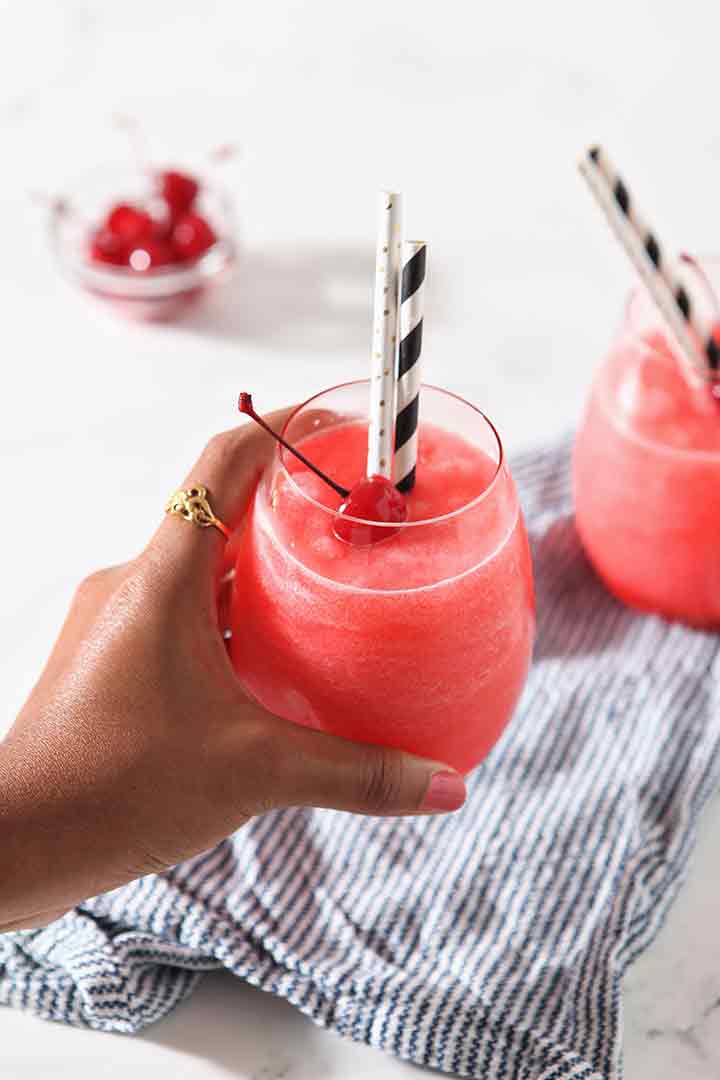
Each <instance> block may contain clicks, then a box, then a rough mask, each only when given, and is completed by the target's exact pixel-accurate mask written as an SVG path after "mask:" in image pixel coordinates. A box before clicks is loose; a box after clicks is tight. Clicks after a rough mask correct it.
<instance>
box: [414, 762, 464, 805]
mask: <svg viewBox="0 0 720 1080" xmlns="http://www.w3.org/2000/svg"><path fill="white" fill-rule="evenodd" d="M466 794H467V792H466V790H465V781H464V780H463V778H462V776H460V774H459V773H456V772H450V771H449V769H444V770H441V771H440V772H436V773H433V775H432V776H431V777H430V783H429V784H428V789H427V791H426V792H425V798H424V799H423V801H422V805H421V806H420V809H421V810H432V811H443V810H459V809H460V807H461V806H462V804H463V803H464V802H465V796H466Z"/></svg>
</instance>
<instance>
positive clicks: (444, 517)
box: [276, 378, 505, 543]
mask: <svg viewBox="0 0 720 1080" xmlns="http://www.w3.org/2000/svg"><path fill="white" fill-rule="evenodd" d="M369 384H370V380H369V379H367V378H366V379H350V380H349V381H348V382H344V383H337V384H336V385H335V386H329V387H327V389H325V390H320V391H318V393H316V394H313V395H312V396H311V397H309V398H307V399H306V400H305V401H303V402H302V403H301V404H300V405H297V406H296V407H295V408H294V409H293V411H292V412H291V413H290V415H289V416H288V418H287V420H286V421H285V423H284V424H283V427H282V432H281V434H282V436H283V438H287V432H288V428H289V426H290V424H291V423H292V421H293V420H294V419H295V418H296V417H297V416H299V415H300V413H301V412H303V411H304V410H305V409H307V408H308V406H310V405H312V404H313V402H316V401H317V400H318V398H322V397H325V396H326V395H327V394H331V393H333V392H334V391H336V390H347V389H348V388H350V387H353V386H369ZM423 390H433V391H435V392H436V393H438V394H442V395H443V396H445V397H448V398H452V399H453V400H454V401H457V402H459V403H460V404H461V405H466V406H467V407H468V408H469V409H472V411H473V412H475V413H477V415H478V417H479V419H480V420H481V421H482V422H483V423H484V424H485V426H486V427H487V428H489V429H490V432H491V434H492V436H493V438H494V440H495V443H496V445H497V450H498V460H497V466H496V469H495V472H494V473H493V476H492V479H491V480H490V482H489V484H488V485H487V487H486V488H484V489H483V491H481V492H480V494H479V495H476V496H475V498H474V499H471V500H470V502H467V503H465V504H464V506H459V507H457V509H455V510H450V511H448V513H446V514H440V515H439V516H437V517H431V518H418V519H417V520H415V521H402V522H395V521H368V520H366V519H365V518H357V517H352V516H351V515H349V514H348V515H344V516H346V517H347V520H348V521H352V522H353V523H355V524H358V525H372V526H373V528H383V529H390V530H392V533H393V534H394V533H397V532H399V531H400V530H402V529H411V528H414V527H416V526H418V525H421V526H429V525H439V524H441V523H443V522H447V521H451V520H452V519H453V518H457V517H460V516H461V515H462V514H464V513H466V511H468V510H472V509H474V508H475V507H476V506H478V505H479V504H480V503H482V502H483V501H484V500H485V499H486V498H487V497H488V496H489V495H490V494H491V493H492V491H493V490H494V488H495V485H496V484H497V481H498V477H499V476H500V473H501V472H502V471H503V466H504V464H505V448H504V446H503V443H502V439H501V438H500V433H499V432H498V430H497V428H496V427H495V425H494V424H493V422H492V420H491V419H490V417H489V416H486V414H485V413H484V412H483V411H482V409H479V408H478V407H477V405H473V403H472V402H471V401H468V400H467V399H466V398H464V397H461V396H460V394H455V393H453V391H452V390H445V389H444V388H443V387H441V386H435V385H434V384H433V383H422V384H421V387H420V392H421V393H422V391H423ZM287 453H288V451H287V450H285V448H284V447H283V446H281V444H280V443H278V445H277V448H276V455H277V459H278V461H279V464H280V468H281V469H282V471H283V474H284V475H285V477H286V479H287V481H288V482H289V483H290V484H291V485H292V487H293V489H294V490H295V491H296V492H297V493H298V494H299V495H300V496H301V497H302V498H303V499H305V500H306V501H307V502H308V503H310V504H311V505H312V506H314V507H317V509H318V510H322V511H323V512H324V513H326V514H329V515H331V516H332V517H335V516H336V514H337V510H333V509H332V508H331V507H329V506H325V504H324V503H321V502H318V500H317V499H314V498H313V497H312V495H308V493H307V492H306V491H303V489H302V488H301V487H300V485H299V484H297V483H296V482H295V480H294V479H293V474H292V473H291V472H290V471H289V469H288V468H287V466H286V464H285V455H286V454H287ZM380 543H382V541H380Z"/></svg>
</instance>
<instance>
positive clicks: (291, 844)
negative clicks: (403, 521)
mask: <svg viewBox="0 0 720 1080" xmlns="http://www.w3.org/2000/svg"><path fill="white" fill-rule="evenodd" d="M515 472H516V477H517V479H518V483H519V487H520V489H521V493H522V497H523V503H524V506H525V510H526V513H527V518H528V524H529V527H530V531H531V535H532V542H533V548H534V557H535V564H536V571H537V584H538V607H539V615H540V619H539V636H538V646H537V658H536V663H535V667H534V669H533V672H532V675H531V677H530V681H529V685H528V687H527V692H526V693H525V696H524V699H523V703H522V707H521V709H520V711H519V712H518V714H517V716H516V717H515V719H514V721H513V722H512V724H511V725H510V728H509V730H508V731H507V733H506V735H505V737H504V738H503V740H502V741H501V743H500V744H499V746H498V747H497V748H496V750H495V751H494V752H493V754H492V755H491V757H490V759H489V761H488V762H487V763H486V764H485V765H484V766H483V767H482V768H480V769H479V770H477V772H476V773H475V774H474V776H473V777H472V779H471V782H470V797H469V800H468V803H467V805H466V806H465V808H464V809H463V810H462V811H461V812H460V813H458V814H456V815H452V816H449V817H439V818H425V819H419V820H413V819H410V818H406V819H400V820H377V819H371V818H362V817H350V816H347V815H342V814H338V813H334V812H328V811H321V812H314V811H311V810H299V811H298V810H293V811H284V812H278V813H272V814H268V815H267V816H265V817H263V818H260V819H258V820H256V821H254V822H253V823H252V824H251V825H250V826H248V827H247V828H245V829H243V830H241V831H240V832H239V833H238V834H237V835H236V836H234V837H233V838H232V839H229V840H226V841H225V842H224V843H222V844H220V846H219V847H217V848H216V849H215V850H213V851H211V852H209V853H208V854H205V855H202V856H199V857H198V858H196V859H193V860H192V861H191V862H188V863H185V864H182V865H180V866H178V867H176V868H175V869H173V870H171V871H170V872H169V873H167V874H163V875H162V876H160V877H157V876H150V877H146V878H143V879H141V880H139V881H137V882H135V883H134V884H132V885H128V886H126V887H124V888H121V889H117V890H116V891H114V892H112V893H109V894H107V895H105V896H100V897H97V898H95V899H93V900H89V901H88V902H87V903H85V904H83V905H82V906H81V907H79V908H77V910H75V911H73V912H71V913H70V914H68V915H66V916H65V917H64V918H62V919H60V920H58V921H57V922H56V923H54V924H52V925H51V926H49V927H48V928H47V929H45V930H39V931H27V932H23V933H14V934H8V935H6V936H4V937H0V1002H2V1003H4V1004H7V1005H14V1006H17V1007H20V1008H25V1009H29V1010H31V1011H33V1012H35V1013H37V1014H38V1015H40V1016H43V1017H46V1018H48V1019H53V1020H61V1021H64V1022H66V1023H70V1024H77V1025H82V1026H89V1027H93V1028H98V1029H102V1030H105V1031H121V1032H133V1031H137V1030H139V1029H140V1028H142V1027H143V1026H144V1025H146V1024H149V1023H152V1021H154V1020H159V1019H160V1018H161V1017H162V1016H164V1015H165V1014H166V1013H167V1012H169V1010H170V1009H172V1008H173V1006H174V1005H176V1004H177V1003H178V1002H179V1001H181V1000H182V999H183V998H185V997H187V995H188V994H190V992H191V991H192V989H193V988H194V986H195V985H196V984H197V981H198V979H199V978H200V977H201V973H202V971H205V970H209V969H211V968H216V967H225V968H227V969H229V970H230V971H232V972H234V973H235V974H236V975H237V976H238V977H239V978H242V979H247V980H248V981H249V982H251V983H253V984H254V985H256V986H259V987H262V988H263V989H265V990H269V991H271V992H273V993H275V994H279V995H280V996H281V997H284V998H287V1000H288V1001H290V1002H292V1003H293V1004H294V1005H296V1006H297V1007H298V1008H299V1009H301V1010H302V1011H303V1012H304V1013H306V1014H307V1015H308V1016H310V1017H312V1018H313V1019H314V1020H315V1021H316V1022H317V1023H318V1024H322V1025H325V1026H327V1027H330V1028H334V1029H335V1030H336V1031H338V1032H340V1033H341V1034H343V1035H346V1036H348V1037H349V1038H352V1039H357V1040H360V1041H364V1042H368V1043H371V1044H373V1045H374V1046H378V1047H382V1048H383V1049H385V1050H388V1051H390V1052H392V1053H394V1054H398V1055H400V1056H401V1057H404V1058H409V1059H410V1060H412V1061H415V1062H419V1063H422V1064H426V1065H431V1066H434V1067H435V1068H438V1069H442V1070H445V1071H447V1072H452V1073H457V1074H460V1075H462V1076H474V1077H488V1078H497V1080H500V1078H506V1080H510V1078H516V1080H521V1078H522V1080H565V1078H567V1080H570V1078H573V1080H591V1078H592V1080H601V1078H602V1080H613V1078H617V1077H619V1076H620V1075H621V1048H620V979H621V976H622V974H623V972H624V970H625V968H626V967H627V965H628V964H629V963H631V962H632V960H633V959H634V958H635V957H636V956H637V955H638V954H639V953H640V952H642V950H643V949H645V948H646V947H647V945H648V944H649V943H650V941H652V939H653V937H654V935H655V934H656V933H657V931H658V929H659V927H660V925H661V923H662V921H663V917H664V915H665V913H666V911H667V908H668V905H669V904H670V902H671V901H672V898H673V896H674V895H675V893H676V891H677V889H678V886H679V884H680V882H681V881H682V878H683V874H684V872H685V868H686V865H687V860H688V856H689V854H690V851H691V848H692V846H693V841H694V838H695V831H696V825H697V820H698V814H699V812H700V809H701V807H702V805H703V803H704V802H705V800H706V798H707V796H708V794H709V793H710V791H711V790H712V788H713V786H714V784H715V783H716V781H717V779H718V774H719V773H720V755H719V754H718V745H719V743H720V707H719V705H720V702H719V700H718V695H719V691H718V683H717V675H718V667H719V666H720V660H719V659H718V650H719V646H720V637H719V636H717V635H711V634H703V633H699V632H696V631H692V630H688V629H686V628H684V627H681V626H671V625H668V624H667V623H664V622H662V621H660V620H659V619H655V618H649V617H643V616H639V615H636V614H633V613H632V612H630V611H628V610H626V609H624V608H623V607H621V606H620V605H619V604H617V603H616V602H615V601H614V600H613V599H612V598H611V597H610V596H609V595H608V594H607V593H606V592H605V591H604V590H603V588H602V587H601V585H600V584H599V583H598V581H597V580H596V579H595V577H594V576H593V574H592V573H591V571H590V570H589V568H588V565H587V563H586V561H585V559H584V557H583V554H582V551H581V549H580V546H579V544H578V540H577V536H576V533H575V530H574V527H573V519H572V510H571V498H570V490H569V481H568V446H567V445H563V446H562V447H559V448H558V447H555V448H553V449H551V450H548V451H545V452H544V453H542V454H539V455H535V456H533V457H529V456H528V457H526V458H524V459H523V460H521V461H520V462H518V463H517V466H516V470H515Z"/></svg>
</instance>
